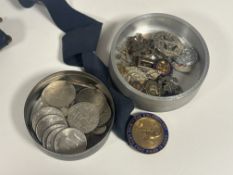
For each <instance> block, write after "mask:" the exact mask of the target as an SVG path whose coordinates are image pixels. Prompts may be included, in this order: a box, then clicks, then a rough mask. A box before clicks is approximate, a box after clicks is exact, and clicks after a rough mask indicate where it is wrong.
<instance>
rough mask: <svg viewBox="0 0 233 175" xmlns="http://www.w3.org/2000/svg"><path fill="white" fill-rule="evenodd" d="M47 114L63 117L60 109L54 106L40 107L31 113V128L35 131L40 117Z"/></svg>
mask: <svg viewBox="0 0 233 175" xmlns="http://www.w3.org/2000/svg"><path fill="white" fill-rule="evenodd" d="M47 115H59V116H61V117H64V115H63V113H62V111H60V110H59V109H57V108H54V107H49V106H47V107H42V108H41V109H40V110H39V111H37V112H36V113H34V114H32V118H31V121H32V128H33V130H34V131H35V129H36V125H37V123H38V122H39V120H40V119H42V118H43V117H45V116H47Z"/></svg>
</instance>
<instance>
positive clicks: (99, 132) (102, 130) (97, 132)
mask: <svg viewBox="0 0 233 175" xmlns="http://www.w3.org/2000/svg"><path fill="white" fill-rule="evenodd" d="M106 130H107V126H102V127H100V128H96V129H95V130H94V131H93V134H95V135H103V134H104V133H105V132H106Z"/></svg>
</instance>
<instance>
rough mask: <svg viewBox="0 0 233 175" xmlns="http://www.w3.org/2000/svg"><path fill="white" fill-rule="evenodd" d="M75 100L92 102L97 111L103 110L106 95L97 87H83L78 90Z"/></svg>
mask: <svg viewBox="0 0 233 175" xmlns="http://www.w3.org/2000/svg"><path fill="white" fill-rule="evenodd" d="M76 102H88V103H92V104H94V105H95V106H96V107H97V109H98V110H99V112H100V113H101V112H102V111H103V110H104V106H105V104H106V103H107V101H106V97H105V96H104V94H103V93H102V92H100V91H99V90H98V89H89V88H85V89H82V90H81V91H79V93H78V94H77V97H76Z"/></svg>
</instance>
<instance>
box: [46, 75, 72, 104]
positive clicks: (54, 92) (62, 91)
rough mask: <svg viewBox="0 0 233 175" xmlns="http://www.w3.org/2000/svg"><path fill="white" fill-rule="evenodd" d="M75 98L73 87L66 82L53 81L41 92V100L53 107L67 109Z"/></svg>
mask: <svg viewBox="0 0 233 175" xmlns="http://www.w3.org/2000/svg"><path fill="white" fill-rule="evenodd" d="M75 96H76V90H75V87H74V86H73V85H72V84H70V83H68V82H67V81H62V80H60V81H54V82H52V83H50V84H49V85H48V86H47V87H46V88H45V89H44V90H43V92H42V100H43V101H45V103H47V104H49V105H51V106H54V107H58V108H61V107H68V106H69V105H70V104H71V103H72V102H73V100H74V99H75Z"/></svg>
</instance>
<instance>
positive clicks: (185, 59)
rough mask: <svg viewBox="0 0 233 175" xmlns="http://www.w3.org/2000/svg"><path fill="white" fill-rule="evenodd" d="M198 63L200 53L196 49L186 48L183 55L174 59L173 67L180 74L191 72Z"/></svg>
mask: <svg viewBox="0 0 233 175" xmlns="http://www.w3.org/2000/svg"><path fill="white" fill-rule="evenodd" d="M197 61H198V53H197V52H196V50H195V49H194V48H185V49H184V50H183V52H182V54H181V55H179V56H178V57H176V58H174V62H173V63H172V64H173V67H174V68H175V69H176V70H177V71H179V72H190V71H191V69H192V66H193V65H194V64H195V63H196V62H197Z"/></svg>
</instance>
